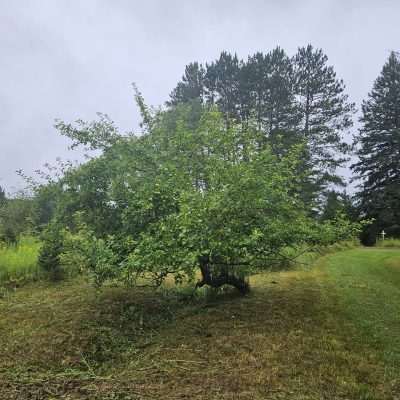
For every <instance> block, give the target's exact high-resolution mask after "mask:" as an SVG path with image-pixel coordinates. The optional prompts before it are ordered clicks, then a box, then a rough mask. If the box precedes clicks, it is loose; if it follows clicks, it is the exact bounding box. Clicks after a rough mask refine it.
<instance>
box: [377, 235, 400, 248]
mask: <svg viewBox="0 0 400 400" xmlns="http://www.w3.org/2000/svg"><path fill="white" fill-rule="evenodd" d="M376 246H377V247H385V248H399V249H400V239H394V238H388V239H385V240H382V239H380V240H378V242H377V243H376Z"/></svg>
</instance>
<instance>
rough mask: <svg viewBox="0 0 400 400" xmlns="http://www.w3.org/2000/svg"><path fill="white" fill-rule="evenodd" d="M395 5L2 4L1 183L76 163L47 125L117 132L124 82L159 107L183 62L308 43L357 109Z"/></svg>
mask: <svg viewBox="0 0 400 400" xmlns="http://www.w3.org/2000/svg"><path fill="white" fill-rule="evenodd" d="M399 16H400V1H399V0H379V1H378V0H315V1H314V0H301V1H300V0H280V1H277V0H276V1H272V0H246V1H244V0H237V1H235V0H202V1H198V0H180V1H178V0H146V1H139V0H107V1H106V0H0V51H1V53H0V185H2V186H5V187H6V188H7V189H8V190H9V191H14V190H16V189H17V188H21V187H22V186H23V183H22V182H21V180H20V178H18V176H17V175H16V174H15V170H17V169H19V168H22V169H23V170H25V171H26V172H27V173H28V174H32V173H33V171H34V170H35V169H38V168H40V167H41V166H42V165H43V164H44V163H45V162H51V163H52V162H54V161H55V159H56V157H58V156H60V157H62V158H64V159H74V158H76V157H77V156H76V155H74V154H71V153H70V152H68V151H67V146H68V142H67V141H66V140H65V139H63V138H61V137H60V136H59V135H58V134H57V132H56V131H55V129H54V128H53V124H54V119H55V118H61V119H64V120H66V121H73V120H76V119H78V118H83V119H87V120H91V119H94V118H95V117H96V112H97V111H100V112H106V113H107V114H109V115H110V117H111V118H112V119H113V120H114V121H115V122H116V123H117V125H118V126H120V128H121V129H122V130H123V131H128V130H132V129H135V128H136V127H137V124H138V113H137V111H136V109H135V104H134V102H133V93H132V89H131V82H136V83H137V85H138V86H139V88H140V90H141V91H142V92H143V95H144V96H145V99H146V101H147V102H148V103H150V104H153V105H157V104H161V103H163V102H164V101H165V100H166V99H167V98H168V94H169V92H170V91H171V89H172V88H173V87H174V85H175V84H176V82H177V81H178V80H179V79H180V77H181V75H182V72H183V69H184V66H185V65H186V64H187V63H188V62H190V61H195V60H197V61H208V60H213V59H214V58H216V57H217V56H218V54H219V53H220V52H221V51H222V50H229V51H231V52H237V53H238V55H239V56H240V57H243V58H245V57H247V55H248V54H250V53H253V52H255V51H258V50H260V51H264V52H266V51H268V50H270V49H272V48H273V47H275V46H277V45H279V46H281V47H283V48H284V49H285V50H286V51H287V52H288V53H289V54H290V55H291V54H294V53H295V51H296V49H297V47H298V46H303V45H306V44H308V43H312V44H313V45H314V46H316V47H321V48H323V50H324V51H325V52H326V53H327V55H328V57H329V61H330V63H331V64H333V65H334V66H335V69H336V71H337V73H338V75H339V77H341V78H343V79H344V81H345V83H346V85H347V90H348V93H349V95H350V97H351V99H352V100H353V101H355V102H356V103H357V104H358V105H359V104H360V102H361V100H362V99H363V98H365V96H366V95H367V93H368V91H369V90H370V88H371V85H372V82H373V80H374V79H375V78H376V76H377V75H378V74H379V72H380V70H381V67H382V64H383V63H384V61H385V59H386V58H387V57H388V55H389V52H390V51H391V50H400V23H399Z"/></svg>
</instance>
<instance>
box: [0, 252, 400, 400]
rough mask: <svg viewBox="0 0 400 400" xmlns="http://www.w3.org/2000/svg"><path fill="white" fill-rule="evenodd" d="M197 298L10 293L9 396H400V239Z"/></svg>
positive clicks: (61, 290) (3, 302) (4, 322)
mask: <svg viewBox="0 0 400 400" xmlns="http://www.w3.org/2000/svg"><path fill="white" fill-rule="evenodd" d="M251 285H252V289H253V290H252V293H251V294H250V295H249V296H246V297H240V296H238V295H236V294H234V293H232V292H226V293H221V294H218V295H214V296H206V295H204V293H205V292H202V293H203V294H201V293H200V294H198V295H196V296H194V297H189V291H188V290H185V289H180V290H170V291H165V292H164V293H160V292H158V293H152V292H149V291H138V290H128V289H122V288H112V287H107V288H104V289H103V290H102V291H101V292H98V291H96V290H95V289H94V288H92V287H90V286H88V284H86V283H85V282H83V281H74V282H69V283H68V282H67V283H63V284H59V285H55V284H47V283H32V284H30V285H28V286H25V287H23V288H21V289H17V291H16V292H15V293H12V294H6V295H3V298H2V299H0V399H6V400H12V399H18V400H24V399H35V400H38V399H88V400H89V399H91V400H92V399H110V400H111V399H114V400H115V399H121V400H122V399H124V400H128V399H243V400H244V399H246V400H247V399H248V400H250V399H251V400H257V399H296V400H301V399H315V400H317V399H318V400H320V399H364V400H367V399H369V400H371V399H377V400H378V399H379V400H384V399H400V377H399V371H400V250H399V249H379V248H375V249H362V248H357V249H352V250H346V251H343V252H338V253H335V254H330V255H328V256H325V257H323V258H321V259H320V260H319V261H318V262H317V263H316V265H314V266H313V267H312V268H311V267H310V268H304V269H301V270H292V271H286V272H274V273H268V274H267V273H266V274H262V275H257V276H254V277H253V278H252V279H251Z"/></svg>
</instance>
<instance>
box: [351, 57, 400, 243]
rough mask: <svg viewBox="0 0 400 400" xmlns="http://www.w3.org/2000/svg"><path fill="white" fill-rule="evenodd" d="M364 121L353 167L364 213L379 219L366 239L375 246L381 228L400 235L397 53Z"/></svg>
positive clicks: (377, 85) (370, 97)
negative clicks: (358, 181) (376, 236)
mask: <svg viewBox="0 0 400 400" xmlns="http://www.w3.org/2000/svg"><path fill="white" fill-rule="evenodd" d="M360 121H361V123H362V127H361V129H360V131H359V133H358V135H357V137H356V143H357V144H358V145H359V146H358V150H357V155H358V158H359V161H358V162H357V163H355V164H354V165H353V166H352V168H353V170H354V172H355V173H356V174H357V176H358V178H359V179H360V180H361V184H360V191H359V193H358V198H359V205H360V209H361V212H362V213H363V214H364V215H366V216H368V217H371V218H375V222H374V224H373V225H371V226H370V227H369V228H368V231H367V232H366V236H365V241H366V243H372V242H374V241H375V235H376V234H377V233H378V232H379V231H380V230H381V229H385V230H386V232H387V233H388V234H389V235H400V60H399V57H398V56H396V54H395V53H394V52H392V53H391V54H390V57H389V59H388V61H387V62H386V64H385V65H384V66H383V69H382V72H381V74H380V76H379V77H378V78H377V79H376V81H375V83H374V85H373V88H372V91H371V92H370V93H369V95H368V99H367V100H366V101H364V103H363V105H362V117H361V119H360Z"/></svg>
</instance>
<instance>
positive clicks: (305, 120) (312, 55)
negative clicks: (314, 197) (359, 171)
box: [294, 45, 355, 188]
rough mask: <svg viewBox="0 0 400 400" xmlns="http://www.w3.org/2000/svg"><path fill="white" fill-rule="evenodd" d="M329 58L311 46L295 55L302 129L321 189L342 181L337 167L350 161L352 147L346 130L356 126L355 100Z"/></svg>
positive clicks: (300, 49) (301, 49)
mask: <svg viewBox="0 0 400 400" xmlns="http://www.w3.org/2000/svg"><path fill="white" fill-rule="evenodd" d="M327 62H328V57H327V56H326V55H325V54H324V53H323V52H322V50H321V49H314V48H313V47H312V46H311V45H308V46H307V47H301V48H299V49H298V52H297V54H296V56H295V57H294V65H295V79H296V82H295V85H296V88H295V91H296V95H297V98H298V102H299V106H300V110H301V114H302V119H301V124H300V130H301V132H302V134H303V136H304V138H305V140H306V142H307V145H308V149H309V154H310V159H311V164H312V166H313V168H314V171H315V181H316V183H317V184H318V186H320V187H321V188H323V187H325V186H326V185H327V184H329V183H332V182H333V183H336V184H340V183H341V180H340V178H339V177H338V176H337V175H336V174H335V171H336V169H337V168H338V167H339V166H342V165H343V163H344V162H345V161H346V158H344V157H343V155H345V154H346V153H348V151H349V146H348V145H347V144H346V143H345V142H344V141H343V135H344V133H345V132H346V131H347V130H348V129H349V128H350V127H351V126H352V114H353V113H354V111H355V106H354V104H353V103H350V102H349V101H348V95H346V94H345V92H344V91H345V85H344V83H343V81H342V80H339V79H337V77H336V73H335V71H334V69H333V67H332V66H329V65H328V64H327Z"/></svg>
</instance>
